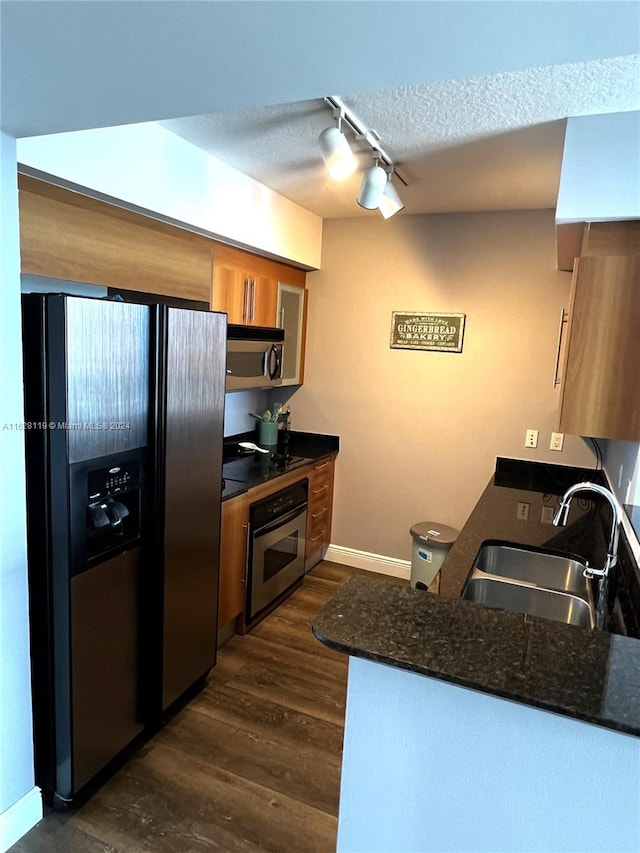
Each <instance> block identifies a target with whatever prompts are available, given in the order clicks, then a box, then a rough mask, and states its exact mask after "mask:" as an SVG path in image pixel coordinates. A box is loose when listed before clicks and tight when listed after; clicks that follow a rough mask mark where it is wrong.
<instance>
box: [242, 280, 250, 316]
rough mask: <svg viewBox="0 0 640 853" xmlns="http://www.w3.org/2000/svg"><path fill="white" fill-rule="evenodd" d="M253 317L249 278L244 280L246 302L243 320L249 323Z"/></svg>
mask: <svg viewBox="0 0 640 853" xmlns="http://www.w3.org/2000/svg"><path fill="white" fill-rule="evenodd" d="M250 319H251V317H250V316H249V279H248V278H245V280H244V303H243V305H242V322H243V323H248V322H249V321H250Z"/></svg>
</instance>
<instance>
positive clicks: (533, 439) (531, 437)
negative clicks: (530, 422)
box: [524, 429, 538, 447]
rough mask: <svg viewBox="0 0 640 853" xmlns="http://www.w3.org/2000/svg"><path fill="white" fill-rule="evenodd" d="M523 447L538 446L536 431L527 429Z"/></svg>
mask: <svg viewBox="0 0 640 853" xmlns="http://www.w3.org/2000/svg"><path fill="white" fill-rule="evenodd" d="M524 446H525V447H537V446H538V430H537V429H528V430H527V434H526V435H525V438H524Z"/></svg>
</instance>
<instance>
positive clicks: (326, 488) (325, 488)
mask: <svg viewBox="0 0 640 853" xmlns="http://www.w3.org/2000/svg"><path fill="white" fill-rule="evenodd" d="M328 491H329V486H327V485H324V486H320V488H318V489H312V490H311V494H312V495H319V494H320V492H328Z"/></svg>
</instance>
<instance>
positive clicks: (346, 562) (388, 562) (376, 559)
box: [324, 545, 411, 580]
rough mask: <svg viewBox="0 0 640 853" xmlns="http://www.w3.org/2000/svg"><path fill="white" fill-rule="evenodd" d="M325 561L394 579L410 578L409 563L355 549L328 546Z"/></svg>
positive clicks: (408, 561)
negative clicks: (389, 576)
mask: <svg viewBox="0 0 640 853" xmlns="http://www.w3.org/2000/svg"><path fill="white" fill-rule="evenodd" d="M324 559H325V560H329V562H333V563H342V565H343V566H351V568H353V569H365V571H368V572H377V573H378V574H379V575H391V576H392V577H394V578H405V579H406V580H409V578H410V577H411V561H410V560H398V559H397V558H396V557H383V556H382V555H381V554H370V553H369V552H368V551H357V550H356V549H355V548H344V547H343V546H342V545H329V547H328V548H327V553H326V555H325V558H324Z"/></svg>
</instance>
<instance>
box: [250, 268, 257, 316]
mask: <svg viewBox="0 0 640 853" xmlns="http://www.w3.org/2000/svg"><path fill="white" fill-rule="evenodd" d="M255 319H256V280H255V278H253V279H251V317H250V320H251V322H252V323H253V321H254V320H255Z"/></svg>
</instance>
